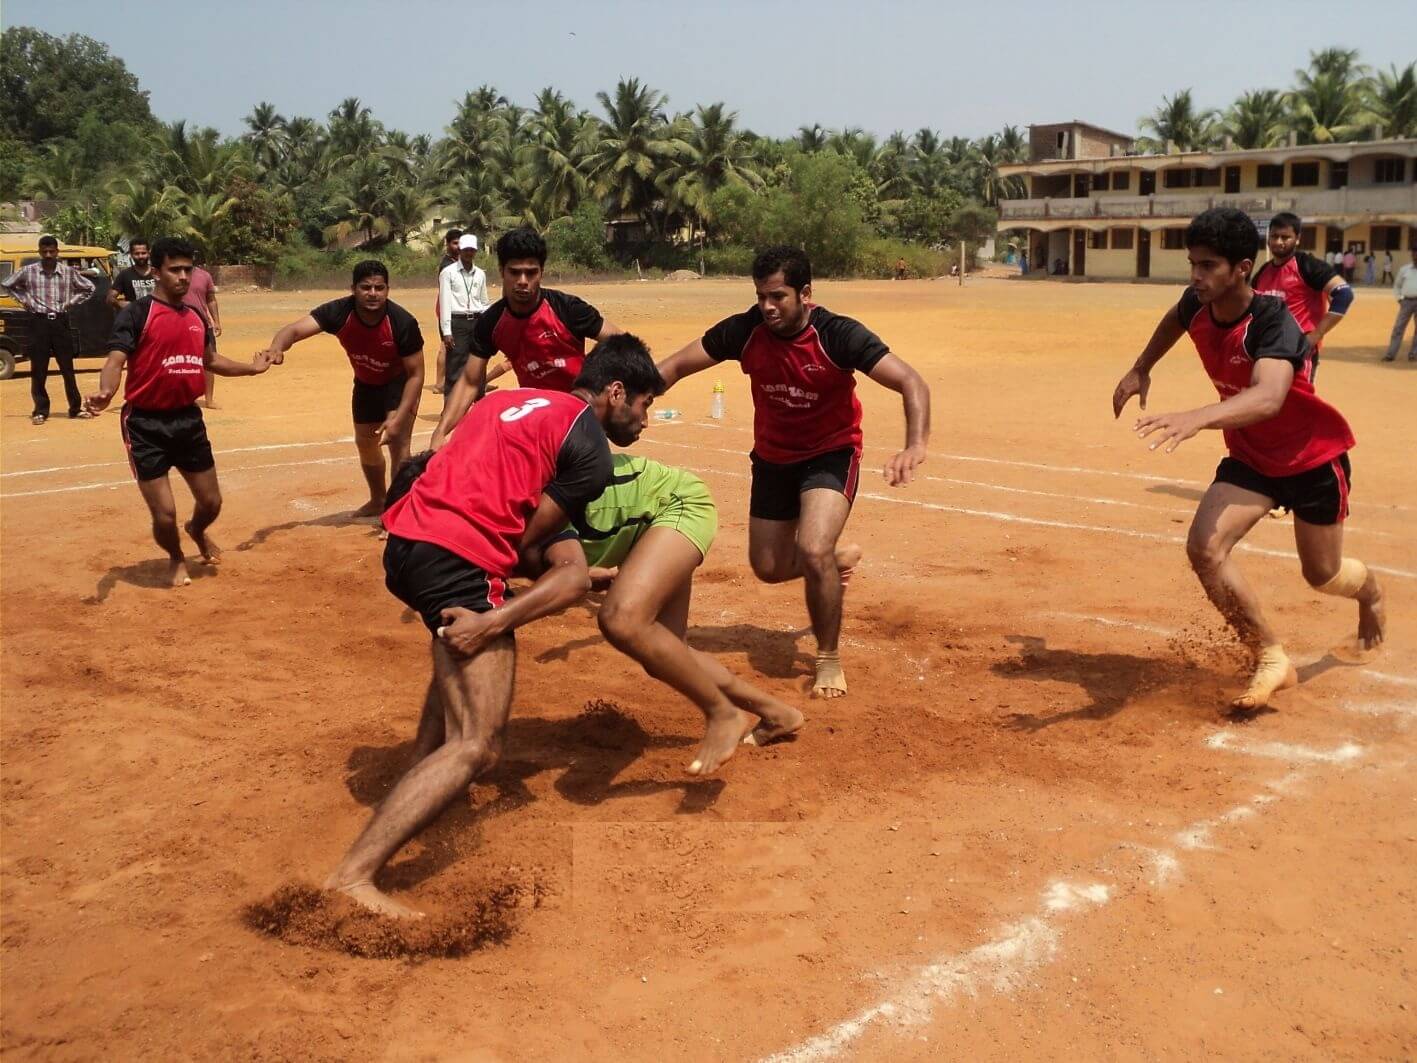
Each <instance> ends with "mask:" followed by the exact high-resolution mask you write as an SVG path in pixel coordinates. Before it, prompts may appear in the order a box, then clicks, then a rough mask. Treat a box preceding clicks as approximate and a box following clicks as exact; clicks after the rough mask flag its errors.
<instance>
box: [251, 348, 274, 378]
mask: <svg viewBox="0 0 1417 1063" xmlns="http://www.w3.org/2000/svg"><path fill="white" fill-rule="evenodd" d="M270 367H271V352H270V351H257V352H256V353H255V354H253V355H252V356H251V369H252V370H253V371H254V372H256V373H264V372H265V371H266V370H267V369H269V368H270Z"/></svg>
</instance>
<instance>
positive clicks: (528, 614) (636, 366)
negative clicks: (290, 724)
mask: <svg viewBox="0 0 1417 1063" xmlns="http://www.w3.org/2000/svg"><path fill="white" fill-rule="evenodd" d="M662 388H663V382H662V381H661V380H660V378H659V373H658V372H656V370H655V368H654V362H653V361H652V360H651V358H650V356H649V352H648V350H646V349H645V346H644V344H642V343H641V342H640V341H639V340H637V339H635V338H634V337H633V336H625V337H622V338H619V339H616V340H612V341H610V342H608V343H606V344H603V345H601V347H600V348H597V356H596V357H595V358H594V359H592V360H590V361H588V362H587V364H586V367H585V369H584V371H583V372H582V373H581V375H580V376H579V377H577V378H576V380H575V381H574V382H573V384H572V387H571V389H570V391H569V392H560V391H544V390H531V389H513V390H509V391H501V392H497V393H496V394H494V395H490V396H488V397H487V399H486V400H485V401H483V402H480V403H478V404H477V406H476V408H475V409H473V411H472V412H471V413H470V414H468V416H467V418H466V419H465V421H464V422H463V424H462V425H460V426H459V428H458V431H457V432H456V433H454V435H453V436H452V438H451V439H450V441H449V442H448V444H447V445H446V446H445V447H443V448H442V449H441V450H439V451H437V452H436V453H431V452H430V453H428V454H423V455H419V457H417V458H415V459H413V460H412V461H410V462H409V463H408V464H407V465H406V466H405V467H404V469H403V471H402V475H400V476H398V477H397V478H396V480H395V484H394V488H393V490H392V491H391V495H392V496H393V501H392V502H391V503H390V505H389V508H388V510H387V511H386V512H385V514H384V524H385V527H387V528H388V531H389V541H388V544H387V546H386V547H385V549H384V572H385V577H386V579H385V582H386V584H387V586H388V588H389V590H390V591H391V592H392V593H393V594H394V596H395V597H397V598H399V599H400V600H401V601H402V602H404V603H405V604H406V605H408V606H409V607H410V608H412V609H414V610H416V611H417V612H418V614H419V615H420V616H421V617H422V618H423V622H424V623H425V624H426V625H427V627H428V630H429V632H430V633H431V634H432V636H433V639H432V648H433V678H434V682H433V685H432V686H431V687H430V689H429V696H428V699H427V701H426V702H425V704H424V709H423V717H422V720H421V721H420V723H419V728H418V739H417V741H416V743H415V753H416V755H418V756H419V760H418V762H417V763H416V764H415V765H414V766H413V767H412V768H411V769H410V770H409V771H408V773H407V774H406V775H404V777H403V778H402V779H400V780H399V781H398V783H397V784H396V785H395V786H394V788H393V790H392V792H391V793H390V794H389V796H388V797H387V798H385V799H384V802H383V803H382V804H381V805H380V806H379V808H378V810H377V811H376V812H375V813H374V818H373V819H372V820H370V822H369V825H368V826H367V827H365V829H364V831H363V833H361V834H360V836H359V838H358V840H356V841H355V843H354V845H353V847H351V849H350V850H349V852H348V853H347V854H346V855H345V857H344V859H343V860H342V861H341V862H340V865H339V867H338V868H336V869H335V871H334V873H333V874H332V875H331V876H330V877H329V879H328V880H327V881H326V883H325V887H326V888H327V889H334V890H339V891H341V892H343V893H345V894H347V895H348V896H350V897H351V898H353V899H354V900H355V901H357V902H359V903H360V904H363V905H364V906H366V907H368V908H371V909H373V910H374V911H377V912H382V913H384V914H386V915H393V916H412V915H417V914H418V913H417V912H415V911H413V910H412V909H410V908H408V907H406V906H405V905H403V904H401V903H399V902H398V901H395V900H393V899H392V898H390V897H388V896H386V895H385V894H384V893H382V892H381V891H380V890H379V889H378V888H377V887H376V886H375V885H374V877H375V875H377V874H378V872H379V869H380V868H382V867H383V866H384V864H385V863H386V862H388V860H389V858H390V857H392V856H393V854H394V853H395V852H397V851H398V850H399V848H400V847H402V846H403V845H404V843H406V842H407V841H408V840H409V839H410V838H412V837H413V836H414V835H415V834H417V833H418V832H419V831H420V830H422V829H423V828H424V827H425V826H427V825H428V824H429V823H431V822H432V821H433V819H434V818H435V817H436V816H437V815H438V814H439V813H440V812H441V811H442V810H443V808H444V807H446V805H447V804H448V802H450V801H451V800H453V799H454V798H455V797H457V795H459V794H462V793H465V792H466V790H467V787H468V785H469V784H470V783H471V782H472V780H473V779H475V778H477V776H479V775H481V774H482V773H484V772H486V771H487V770H488V769H490V768H491V767H492V765H493V764H495V763H496V761H497V758H498V755H499V753H500V751H501V745H502V732H503V730H504V729H505V727H506V723H507V716H508V714H509V712H510V711H511V701H512V676H513V671H514V668H515V664H516V646H515V642H514V641H513V636H512V632H513V631H515V630H516V629H517V628H518V627H521V626H522V625H523V624H527V623H530V622H531V621H533V620H536V619H538V618H540V617H543V616H547V615H549V614H551V613H554V612H557V611H559V610H561V609H564V608H565V607H566V606H568V605H570V604H572V603H573V602H576V601H578V600H579V599H580V598H581V597H582V595H584V594H585V592H586V589H587V588H588V587H589V585H590V582H589V576H588V574H587V570H586V562H585V554H584V553H583V552H582V551H581V547H580V544H579V543H578V542H575V541H573V540H562V541H560V542H555V543H552V544H550V545H549V546H547V547H546V548H545V550H544V564H545V566H546V567H545V570H544V571H543V572H542V574H541V575H540V577H538V579H537V580H536V582H535V583H534V584H533V585H532V587H531V589H530V590H527V591H525V592H524V593H522V594H520V595H518V596H517V597H516V598H512V597H511V595H510V594H509V593H508V591H507V579H508V578H509V577H510V576H511V575H512V572H513V570H514V569H515V568H516V566H517V562H518V556H519V552H520V549H521V547H522V544H523V543H524V542H525V543H539V542H544V541H545V540H546V539H548V538H551V537H552V536H555V535H556V534H557V533H558V532H559V531H560V530H561V529H562V528H564V527H565V526H566V523H567V521H568V520H570V519H572V518H576V517H579V516H580V514H581V511H582V509H583V508H584V506H585V505H586V503H587V502H589V501H591V500H592V499H594V498H596V497H597V496H598V495H599V494H600V493H601V492H602V491H603V490H604V489H605V487H606V484H607V483H608V481H609V479H610V470H611V459H610V447H609V444H608V443H607V442H606V436H607V435H608V436H609V437H610V439H611V440H613V441H614V442H615V443H617V444H619V445H622V446H625V445H629V444H630V443H633V442H634V441H635V440H636V439H637V438H639V435H640V432H642V431H643V430H644V426H645V422H646V420H647V418H648V410H649V407H650V405H651V404H652V403H653V402H654V398H655V396H656V395H658V394H659V393H660V391H661V390H662Z"/></svg>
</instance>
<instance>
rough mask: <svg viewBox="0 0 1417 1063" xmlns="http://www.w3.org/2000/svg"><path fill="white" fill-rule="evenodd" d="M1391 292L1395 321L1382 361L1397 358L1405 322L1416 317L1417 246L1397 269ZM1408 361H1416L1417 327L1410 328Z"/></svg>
mask: <svg viewBox="0 0 1417 1063" xmlns="http://www.w3.org/2000/svg"><path fill="white" fill-rule="evenodd" d="M1392 294H1393V295H1395V296H1396V297H1397V321H1395V322H1394V323H1393V326H1392V338H1391V339H1390V340H1389V341H1388V345H1387V353H1386V354H1385V355H1383V361H1385V362H1391V361H1394V360H1396V358H1397V349H1398V348H1399V347H1401V346H1402V337H1403V335H1404V334H1405V333H1406V332H1407V323H1408V322H1409V321H1411V320H1412V319H1413V318H1414V317H1417V247H1414V248H1413V249H1412V261H1411V262H1409V263H1408V264H1407V265H1405V266H1403V267H1402V268H1401V269H1400V270H1398V271H1397V282H1396V283H1395V284H1393V286H1392ZM1407 360H1408V361H1409V362H1417V329H1413V330H1412V347H1411V349H1410V350H1408V352H1407Z"/></svg>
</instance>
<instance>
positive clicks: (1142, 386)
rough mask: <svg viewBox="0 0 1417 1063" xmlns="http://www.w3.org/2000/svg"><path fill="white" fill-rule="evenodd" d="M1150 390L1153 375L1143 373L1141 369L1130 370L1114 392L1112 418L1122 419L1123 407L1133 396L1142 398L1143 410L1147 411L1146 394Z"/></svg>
mask: <svg viewBox="0 0 1417 1063" xmlns="http://www.w3.org/2000/svg"><path fill="white" fill-rule="evenodd" d="M1150 390H1151V374H1150V373H1143V372H1142V371H1141V370H1140V369H1129V370H1128V371H1127V375H1126V376H1124V377H1122V379H1121V380H1120V381H1119V382H1118V383H1117V390H1116V391H1114V392H1112V416H1113V417H1121V416H1122V407H1123V406H1125V405H1126V404H1127V403H1128V401H1130V399H1131V397H1132V396H1133V395H1137V396H1140V398H1141V408H1142V409H1143V410H1144V409H1146V393H1147V392H1148V391H1150Z"/></svg>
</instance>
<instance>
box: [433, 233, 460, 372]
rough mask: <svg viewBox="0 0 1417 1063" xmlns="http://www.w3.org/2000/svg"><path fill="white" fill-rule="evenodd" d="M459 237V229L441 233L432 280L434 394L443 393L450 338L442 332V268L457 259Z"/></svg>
mask: <svg viewBox="0 0 1417 1063" xmlns="http://www.w3.org/2000/svg"><path fill="white" fill-rule="evenodd" d="M461 239H462V230H461V229H449V230H448V231H447V232H446V233H444V234H443V257H442V260H441V261H439V263H438V276H437V279H436V280H434V282H433V287H434V290H435V291H436V292H437V294H436V295H435V296H434V297H433V316H434V317H435V318H437V319H438V322H439V332H438V341H439V342H438V370H437V373H436V375H435V376H434V377H433V393H434V394H435V395H441V394H443V372H444V368H443V367H444V365H445V362H446V359H447V345H448V340H449V339H451V338H452V337H451V336H448V335H445V334H444V333H443V332H442V320H443V304H442V295H443V270H445V269H447V268H448V267H449V266H451V265H452V264H453V263H454V262H456V261H457V260H458V241H459V240H461Z"/></svg>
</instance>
